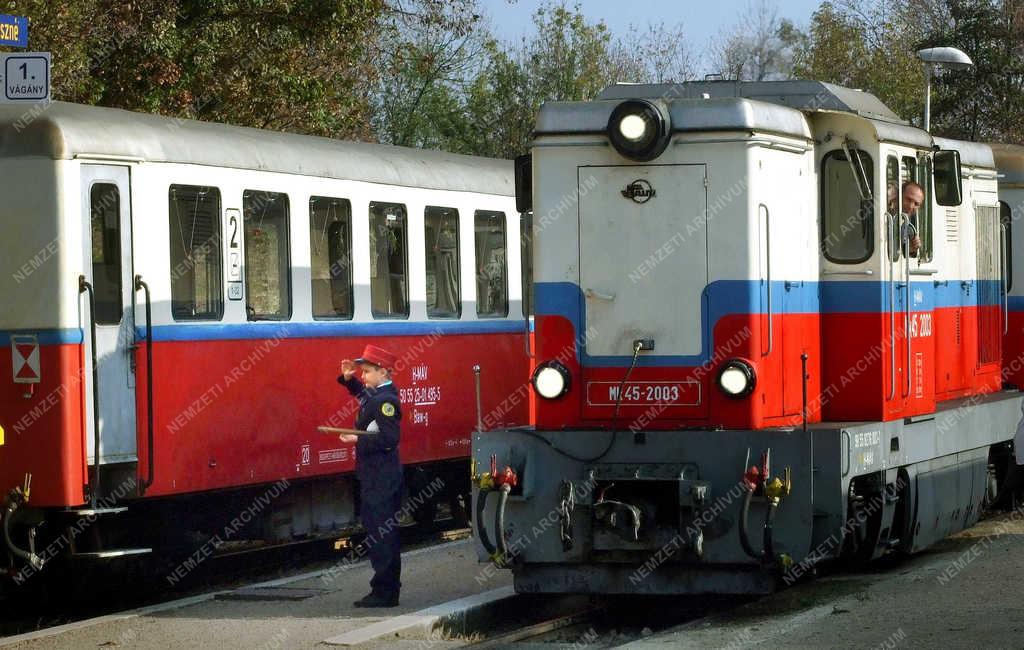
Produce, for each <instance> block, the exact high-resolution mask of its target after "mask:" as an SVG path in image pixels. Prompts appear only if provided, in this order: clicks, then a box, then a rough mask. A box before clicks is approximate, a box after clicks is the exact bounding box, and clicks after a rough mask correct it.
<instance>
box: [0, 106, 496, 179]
mask: <svg viewBox="0 0 1024 650" xmlns="http://www.w3.org/2000/svg"><path fill="white" fill-rule="evenodd" d="M0 156H3V157H11V156H43V157H49V158H53V159H55V160H68V159H72V158H76V157H98V158H112V159H122V160H141V161H147V162H162V163H185V164H197V165H209V166H213V167H231V168H236V169H248V170H254V171H270V172H281V173H287V174H300V175H303V176H318V177H324V178H336V179H347V180H359V181H366V182H370V183H383V184H388V185H399V186H408V187H422V188H427V189H436V190H451V191H462V192H479V193H483V194H498V195H504V196H512V195H513V194H514V187H513V174H512V163H511V162H510V161H506V160H497V159H492V158H479V157H474V156H464V155H459V154H449V153H443V152H439V151H428V150H421V149H412V148H408V147H396V146H390V145H380V144H370V143H363V142H346V141H340V140H332V139H330V138H322V137H316V136H308V135H295V134H290V133H280V132H276V131H264V130H260V129H252V128H246V127H239V126H230V125H225V124H217V123H212V122H200V121H196V120H183V119H178V118H169V117H164V116H159V115H150V114H146V113H135V112H131V111H125V110H120V109H113V108H101V107H96V106H82V105H79V104H70V103H65V102H53V103H52V104H50V105H49V106H48V107H45V108H42V107H39V108H35V109H27V108H26V107H24V106H0Z"/></svg>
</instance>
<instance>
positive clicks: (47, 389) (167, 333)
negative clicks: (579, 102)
mask: <svg viewBox="0 0 1024 650" xmlns="http://www.w3.org/2000/svg"><path fill="white" fill-rule="evenodd" d="M512 190H513V174H512V165H511V163H508V162H505V161H496V160H487V159H480V158H471V157H466V156H456V155H447V154H442V153H437V152H428V151H415V150H411V149H403V148H397V147H387V146H380V145H370V144H359V143H342V142H337V141H332V140H327V139H323V138H313V137H304V136H294V135H285V134H279V133H269V132H261V131H257V130H253V129H244V128H236V127H228V126H223V125H216V124H205V123H200V122H193V121H184V120H170V119H165V118H161V117H157V116H151V115H141V114H134V113H129V112H125V111H118V110H111V109H103V108H95V107H84V106H76V105H70V104H64V103H59V102H57V103H54V104H52V105H50V106H49V107H47V108H46V109H45V110H41V112H36V113H33V112H28V113H26V112H25V111H24V110H23V109H21V108H11V107H8V108H2V109H0V196H2V202H0V232H2V233H3V234H2V236H0V295H2V296H3V305H4V309H3V311H2V313H0V343H2V347H0V368H3V369H5V370H4V371H3V372H4V376H3V377H0V426H2V427H3V430H4V435H3V437H2V439H0V487H2V489H3V491H4V493H7V492H8V491H10V494H9V496H8V500H7V503H6V509H5V511H4V517H3V526H4V529H5V532H9V536H8V537H7V538H6V544H5V546H6V548H7V550H8V553H9V554H10V555H11V557H12V563H11V567H12V569H13V570H19V569H20V568H22V567H23V566H25V565H26V564H27V563H30V562H31V563H33V564H38V563H39V561H40V559H43V560H46V559H50V558H52V557H53V556H56V555H68V554H70V555H71V556H72V557H74V558H97V557H101V558H102V557H110V556H116V555H118V554H126V553H134V552H141V551H146V550H149V549H151V548H159V547H161V546H162V545H163V543H165V542H166V543H170V540H177V541H181V540H182V539H191V540H197V539H198V540H203V539H210V538H211V535H217V536H219V538H220V539H221V540H223V541H228V540H227V539H226V537H231V536H232V535H233V536H234V538H235V539H242V538H245V539H253V538H255V539H262V540H266V541H272V542H281V541H290V540H294V539H299V538H307V537H310V536H314V535H318V534H329V533H331V532H332V531H339V530H344V529H347V527H349V526H351V525H352V524H354V522H355V504H354V498H355V497H354V490H353V487H352V478H351V477H352V470H353V463H354V456H353V454H354V446H353V445H346V444H342V443H339V442H338V440H337V439H336V437H333V436H325V435H323V434H321V433H318V431H317V426H318V425H333V426H351V425H352V422H353V420H354V415H355V407H356V405H355V403H354V401H353V400H351V399H350V398H349V396H348V395H347V393H346V392H345V391H344V389H343V388H342V387H340V386H338V384H337V383H336V377H337V375H338V374H339V366H340V360H341V359H343V358H346V357H348V358H355V357H356V356H358V354H359V352H360V351H361V350H362V348H363V346H364V344H366V343H367V342H369V341H372V342H374V343H375V344H378V345H382V346H384V347H387V348H389V349H391V350H394V351H395V352H396V353H397V354H398V356H399V357H400V358H401V361H400V363H399V367H398V373H397V376H396V383H398V384H399V385H400V387H401V389H402V402H403V413H404V418H403V439H402V450H401V455H402V460H403V462H404V463H405V464H406V466H407V468H408V469H409V471H410V476H409V479H410V480H409V485H410V490H414V491H417V492H421V493H423V494H419V495H418V496H419V500H418V502H422V501H423V498H424V497H427V498H429V497H433V500H437V499H440V498H444V497H450V498H452V499H454V498H456V497H458V496H459V494H465V493H467V492H468V489H469V488H468V485H467V484H466V482H465V476H466V473H467V471H468V465H467V460H468V453H469V446H470V440H469V437H470V436H469V432H470V431H471V430H472V428H473V427H474V425H475V423H476V421H477V417H478V416H477V414H476V413H475V411H474V409H473V404H474V400H475V398H476V396H475V395H474V374H473V366H474V365H479V366H480V367H481V373H482V376H483V377H484V378H485V379H486V383H485V388H484V391H483V395H482V398H483V400H485V402H486V401H497V400H498V399H500V397H501V396H503V395H505V394H507V393H509V392H512V391H514V390H515V388H516V386H517V381H518V382H519V383H521V382H522V381H523V380H522V378H523V377H526V376H527V375H528V367H527V362H526V345H525V342H524V339H525V338H526V332H524V328H525V325H524V317H523V310H522V301H521V293H520V286H521V282H520V272H521V266H520V248H519V245H518V241H519V239H518V238H519V215H518V214H517V213H516V212H515V209H514V202H513V199H512ZM525 417H526V413H525V406H521V407H518V408H510V409H507V411H506V413H505V415H504V419H502V421H503V422H505V423H506V424H510V423H518V422H522V421H523V420H525ZM436 478H440V479H442V481H443V487H441V486H442V483H436V482H434V479H436ZM284 479H286V480H287V485H286V487H285V488H284V489H275V490H274V492H273V494H272V496H273V497H275V498H274V499H273V500H272V502H270V500H268V499H267V498H265V493H266V492H267V490H268V486H274V485H283V484H280V483H279V482H280V481H282V480H284ZM29 482H30V485H29ZM19 486H20V487H19ZM427 488H429V489H427ZM26 501H27V503H26ZM253 504H257V506H255V507H254V505H253ZM125 508H127V510H125ZM426 511H427V516H426V518H429V514H430V508H429V507H428V508H427V509H426ZM243 512H248V513H249V516H248V517H246V518H245V522H248V523H249V525H248V526H247V527H246V528H245V530H244V531H243V530H237V529H235V530H233V531H231V533H230V534H228V535H227V536H226V535H225V532H224V527H225V526H226V525H227V524H228V523H229V522H230V521H231V520H232V518H234V517H236V515H238V514H239V513H243ZM421 512H422V511H421ZM83 517H89V523H90V524H91V528H90V532H89V534H87V535H86V534H82V535H78V534H74V535H70V536H65V537H63V538H62V537H60V535H61V534H62V533H65V532H69V531H73V530H74V529H75V526H76V525H77V523H78V522H80V521H81V520H82V518H83ZM62 540H63V541H62ZM30 546H32V547H34V548H33V549H30Z"/></svg>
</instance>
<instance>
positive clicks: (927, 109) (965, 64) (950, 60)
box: [917, 47, 974, 131]
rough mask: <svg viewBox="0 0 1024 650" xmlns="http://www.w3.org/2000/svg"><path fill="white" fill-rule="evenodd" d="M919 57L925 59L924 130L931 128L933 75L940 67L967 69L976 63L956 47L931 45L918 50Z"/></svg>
mask: <svg viewBox="0 0 1024 650" xmlns="http://www.w3.org/2000/svg"><path fill="white" fill-rule="evenodd" d="M917 58H919V59H921V60H922V61H924V83H925V89H924V130H925V131H930V130H931V121H932V75H933V74H934V73H935V71H936V70H938V69H939V68H949V69H950V70H966V69H967V68H970V67H971V66H973V65H974V61H971V57H969V56H967V54H965V53H964V52H962V51H961V50H958V49H956V48H955V47H929V48H927V49H924V50H918V52H917Z"/></svg>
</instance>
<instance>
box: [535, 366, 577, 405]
mask: <svg viewBox="0 0 1024 650" xmlns="http://www.w3.org/2000/svg"><path fill="white" fill-rule="evenodd" d="M533 389H534V390H535V391H537V394H538V395H540V396H541V397H543V398H544V399H557V398H559V397H561V396H562V395H565V394H566V393H568V392H569V370H568V369H567V368H566V367H565V366H563V365H562V364H560V363H558V362H557V361H546V362H544V363H542V364H540V365H539V366H537V369H536V370H534V371H533Z"/></svg>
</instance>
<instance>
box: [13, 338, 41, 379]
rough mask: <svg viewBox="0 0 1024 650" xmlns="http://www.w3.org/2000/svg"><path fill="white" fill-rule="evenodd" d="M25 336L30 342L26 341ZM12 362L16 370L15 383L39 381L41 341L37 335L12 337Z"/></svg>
mask: <svg viewBox="0 0 1024 650" xmlns="http://www.w3.org/2000/svg"><path fill="white" fill-rule="evenodd" d="M25 338H28V340H29V342H27V343H26V342H24V341H25ZM19 339H20V340H19ZM11 362H12V366H13V370H14V383H16V384H35V383H38V382H39V379H40V373H39V343H38V342H37V341H36V339H35V337H18V338H13V337H12V340H11Z"/></svg>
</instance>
